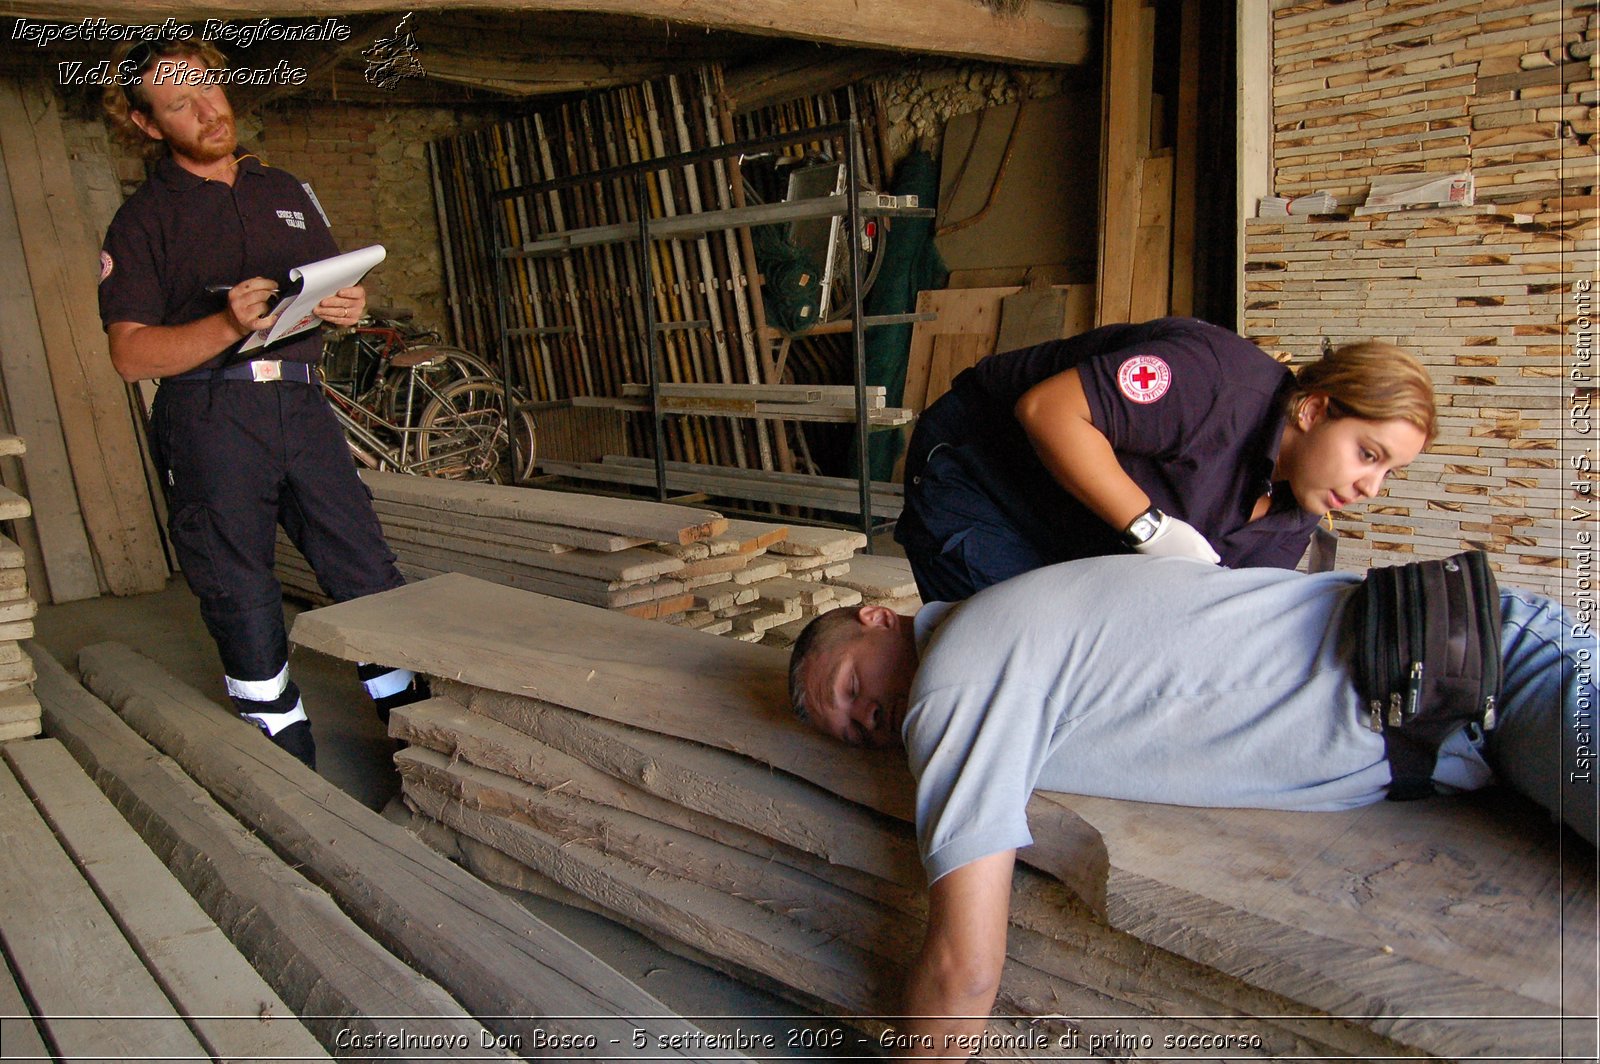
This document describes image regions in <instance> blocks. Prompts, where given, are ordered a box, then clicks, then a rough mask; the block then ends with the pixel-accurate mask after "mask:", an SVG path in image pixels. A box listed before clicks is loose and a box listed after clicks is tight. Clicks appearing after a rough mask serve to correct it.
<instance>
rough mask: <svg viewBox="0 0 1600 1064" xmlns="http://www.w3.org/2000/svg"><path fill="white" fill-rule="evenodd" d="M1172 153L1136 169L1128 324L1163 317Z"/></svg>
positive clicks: (1168, 267)
mask: <svg viewBox="0 0 1600 1064" xmlns="http://www.w3.org/2000/svg"><path fill="white" fill-rule="evenodd" d="M1172 166H1173V158H1172V153H1171V152H1167V153H1166V154H1164V155H1155V156H1151V157H1150V158H1148V159H1145V160H1144V162H1143V164H1142V165H1141V167H1140V175H1141V176H1140V184H1139V230H1138V233H1137V234H1136V236H1135V247H1136V249H1137V250H1136V252H1135V255H1134V260H1133V290H1132V292H1131V294H1130V296H1129V303H1128V308H1129V309H1128V313H1129V315H1130V317H1129V320H1130V321H1149V320H1150V319H1151V318H1162V317H1166V315H1167V313H1168V311H1169V309H1170V306H1171V304H1170V301H1169V290H1170V288H1171V281H1172Z"/></svg>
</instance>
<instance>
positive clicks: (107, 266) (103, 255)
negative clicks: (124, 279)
mask: <svg viewBox="0 0 1600 1064" xmlns="http://www.w3.org/2000/svg"><path fill="white" fill-rule="evenodd" d="M115 268H116V264H115V263H113V262H112V261H111V252H109V251H106V250H105V249H103V248H102V249H101V251H100V279H101V280H102V281H104V280H105V279H106V278H107V277H110V276H111V271H112V270H113V269H115Z"/></svg>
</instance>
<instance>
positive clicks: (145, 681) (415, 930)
mask: <svg viewBox="0 0 1600 1064" xmlns="http://www.w3.org/2000/svg"><path fill="white" fill-rule="evenodd" d="M449 579H450V578H446V580H447V581H448V580H449ZM413 586H421V585H413ZM574 608H581V607H574ZM585 612H598V611H588V610H586V611H585ZM604 616H611V615H610V614H605V615H604ZM629 620H631V619H629ZM634 623H638V624H645V625H648V626H649V627H650V628H651V629H660V630H664V631H673V630H675V629H672V628H670V626H668V625H659V624H654V623H652V622H648V621H638V622H634ZM591 649H592V648H591ZM78 666H79V670H80V671H81V672H82V674H83V677H84V681H85V683H86V684H87V685H88V686H89V687H90V689H91V690H94V691H95V692H96V693H97V694H99V695H100V696H101V697H102V698H104V699H106V701H107V702H108V703H109V704H111V705H112V706H113V707H114V708H116V709H117V711H118V712H119V714H121V715H122V717H123V719H124V720H127V721H128V722H129V723H131V724H132V725H133V726H134V727H135V729H136V730H141V731H143V732H147V733H148V734H149V736H150V738H151V739H152V740H153V742H154V744H155V745H156V746H157V747H158V748H160V749H162V750H163V751H164V752H166V753H167V754H168V755H169V756H172V757H174V758H175V759H176V760H177V761H178V762H179V763H180V764H182V765H183V767H184V769H185V770H186V771H188V772H189V773H190V774H191V775H193V776H194V777H195V778H196V780H197V781H198V782H200V783H201V784H202V785H204V786H205V787H206V788H207V789H208V790H210V791H211V792H212V794H213V795H214V796H216V797H217V799H218V800H219V801H220V802H222V804H223V805H225V806H227V807H228V808H229V809H230V810H231V811H232V812H233V813H234V815H235V816H239V817H241V818H242V819H243V820H244V821H245V822H246V823H248V824H250V825H251V826H252V827H254V828H255V830H257V831H258V832H260V833H262V834H263V835H265V836H267V837H268V838H270V839H272V840H273V843H274V845H275V846H276V847H277V848H278V849H279V850H280V851H282V852H283V853H285V854H286V855H289V856H290V857H291V858H292V859H293V860H294V861H295V862H296V863H297V864H298V865H299V866H300V867H301V869H302V870H304V871H306V872H308V873H309V874H311V875H312V876H315V877H316V879H317V880H318V882H320V883H321V884H322V885H323V887H324V888H325V889H327V890H329V891H330V892H331V893H333V894H335V895H336V896H337V897H339V898H341V899H342V900H343V901H344V903H345V905H346V906H347V907H348V909H349V910H350V911H351V912H352V913H353V914H354V915H355V916H356V917H357V919H358V920H360V921H361V922H362V923H363V925H364V926H365V927H366V928H367V930H368V931H369V933H371V934H374V935H375V936H376V937H378V938H379V939H380V940H381V941H384V942H385V943H386V944H388V945H389V946H390V947H391V948H392V949H395V950H398V951H400V952H402V953H403V955H405V956H406V957H408V958H410V959H411V960H412V961H413V962H414V963H415V964H416V965H417V966H418V967H419V968H420V969H421V970H422V971H424V972H425V973H427V974H430V975H432V976H433V977H434V978H435V979H437V980H438V981H439V982H440V984H441V985H443V986H445V987H446V988H447V989H449V990H450V992H451V993H453V994H454V995H455V996H456V998H457V999H458V1000H459V1001H460V1002H461V1003H462V1004H463V1005H465V1006H466V1007H467V1008H468V1009H470V1010H471V1011H472V1012H473V1013H474V1014H475V1015H479V1016H483V1017H484V1018H485V1020H486V1021H487V1025H488V1026H489V1027H490V1028H491V1029H492V1030H494V1031H495V1032H496V1033H499V1034H501V1035H504V1036H507V1037H508V1038H509V1037H511V1036H517V1038H518V1039H520V1043H521V1044H525V1045H529V1046H532V1045H537V1044H541V1040H542V1039H548V1038H550V1037H574V1038H580V1039H586V1038H589V1037H592V1036H594V1035H595V1034H596V1032H597V1031H599V1032H602V1037H603V1038H606V1039H610V1038H615V1039H617V1040H618V1044H620V1045H623V1046H630V1045H631V1044H632V1039H633V1038H635V1037H636V1036H637V1037H643V1038H644V1039H645V1040H646V1044H649V1045H651V1046H655V1045H656V1044H657V1041H658V1039H663V1040H666V1044H670V1043H671V1041H672V1040H673V1039H679V1040H687V1041H679V1043H678V1044H680V1045H686V1044H690V1043H691V1042H692V1039H693V1038H694V1037H695V1036H696V1035H697V1034H698V1032H697V1030H696V1029H695V1028H693V1027H692V1026H690V1025H689V1024H688V1023H687V1022H686V1021H684V1020H682V1019H679V1018H677V1017H675V1016H673V1015H672V1014H671V1012H670V1011H669V1010H668V1009H667V1008H666V1006H664V1005H662V1004H661V1003H660V1002H659V1001H657V1000H656V999H655V998H653V997H651V996H650V995H649V994H647V993H645V992H644V991H643V990H641V989H640V988H639V987H637V986H635V985H634V984H633V983H631V982H628V981H627V980H625V979H623V978H622V977H621V976H619V975H618V974H617V973H616V972H614V971H612V970H611V969H610V968H608V967H606V966H605V965H604V964H602V963H601V962H600V961H599V960H598V959H596V958H595V957H594V956H593V955H592V954H590V953H588V952H586V951H584V950H583V949H581V948H580V947H578V946H577V945H576V944H575V943H573V942H571V941H569V940H568V939H566V938H564V937H562V936H560V935H558V934H556V933H555V932H554V931H552V930H551V929H550V928H549V927H548V926H546V925H545V924H543V923H541V922H540V921H539V920H537V919H536V918H535V917H533V916H532V914H530V913H528V912H527V910H525V909H522V908H521V907H520V906H518V905H516V903H514V902H512V901H511V900H510V899H508V898H506V897H505V896H504V895H501V894H498V893H496V892H495V891H494V890H493V889H492V888H490V887H488V886H486V885H485V884H483V883H481V882H479V881H478V880H476V879H474V878H472V876H470V875H468V874H467V873H465V872H463V871H462V870H461V869H460V868H458V867H456V866H454V865H452V864H450V863H449V862H448V861H445V860H444V859H443V858H441V857H439V856H438V855H437V854H435V853H434V852H433V851H431V850H429V849H427V848H426V847H425V846H423V845H422V844H421V843H419V842H418V841H417V840H416V839H414V838H412V837H411V836H410V835H409V834H407V833H406V832H405V831H404V830H403V829H401V828H399V827H397V826H396V825H394V824H391V823H389V822H388V821H386V820H384V819H383V818H382V817H381V816H379V815H378V814H376V813H374V812H373V811H372V810H370V809H368V808H366V807H365V806H363V805H361V804H360V803H359V802H357V801H356V800H355V799H353V798H351V797H350V796H349V795H346V794H345V793H344V792H343V791H340V790H339V789H338V788H336V787H334V786H333V785H332V784H330V783H328V782H327V781H325V780H323V779H322V778H321V777H320V776H318V775H317V774H316V773H315V772H313V771H311V770H310V769H309V768H307V767H306V766H304V765H303V764H301V763H300V762H299V761H298V760H297V759H295V758H294V757H292V756H291V755H289V754H287V753H285V752H283V751H281V750H279V749H278V748H277V747H276V746H273V745H272V744H270V743H265V742H263V741H262V738H261V735H260V732H259V731H258V730H256V729H254V728H252V727H251V726H250V725H248V724H245V723H243V722H242V721H240V720H239V718H238V717H236V716H235V715H234V714H232V713H230V712H228V711H227V710H224V709H223V708H222V707H220V706H217V705H215V704H212V703H210V702H208V701H207V700H206V699H205V698H204V697H202V696H201V695H199V694H198V692H195V691H193V690H192V689H190V688H188V687H185V686H184V685H183V684H182V683H180V682H178V681H177V680H175V679H174V678H173V677H172V676H171V675H170V674H168V673H167V672H165V670H163V669H161V668H160V667H159V666H157V665H156V664H155V663H153V662H151V661H149V660H148V659H146V658H142V657H140V656H139V655H138V654H136V653H134V652H133V651H131V650H129V649H128V648H127V647H125V646H121V645H120V644H115V643H101V644H97V645H95V646H91V647H87V648H85V649H84V650H82V651H81V652H80V653H79V656H78ZM661 1055H665V1056H667V1057H668V1058H669V1059H676V1058H678V1057H679V1056H683V1055H693V1054H685V1053H683V1052H667V1051H663V1052H662V1054H661Z"/></svg>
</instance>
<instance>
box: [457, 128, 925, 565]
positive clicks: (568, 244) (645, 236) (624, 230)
mask: <svg viewBox="0 0 1600 1064" xmlns="http://www.w3.org/2000/svg"><path fill="white" fill-rule="evenodd" d="M837 138H842V139H843V141H844V144H845V151H844V156H845V160H844V162H845V191H844V193H843V194H842V195H835V196H827V197H820V198H817V199H810V200H803V201H798V202H785V203H776V204H757V205H751V206H744V207H733V208H727V209H721V210H713V211H702V212H699V213H695V214H682V215H675V216H672V217H667V218H652V217H650V197H649V188H648V186H647V184H646V180H645V179H646V178H647V177H648V176H650V175H651V174H654V173H657V172H660V171H663V170H669V169H673V168H682V167H686V166H691V165H694V164H697V163H704V162H712V161H715V160H719V159H734V160H737V159H738V158H740V157H741V156H747V155H753V154H756V153H759V152H763V151H767V150H771V149H776V148H785V147H788V146H790V145H793V144H799V143H804V142H810V141H826V140H830V139H837ZM861 171H862V161H861V142H860V122H859V120H858V118H857V116H856V112H855V103H854V99H853V98H852V100H851V107H850V115H849V117H848V118H847V119H846V120H845V121H843V122H835V123H832V124H829V125H825V126H817V127H813V128H810V129H805V130H800V131H797V132H793V133H783V134H777V135H774V136H769V137H761V138H756V139H750V140H741V141H730V142H727V143H724V144H719V145H714V146H711V147H707V148H699V149H696V150H694V151H688V152H681V153H679V154H676V155H670V156H663V157H661V158H658V159H647V160H641V161H639V162H635V163H627V164H623V165H620V166H615V167H608V168H606V169H604V170H593V171H589V172H587V173H582V174H573V175H571V176H568V177H560V178H554V179H551V180H547V181H541V182H537V183H532V184H523V185H516V186H512V187H509V188H504V189H495V188H492V187H489V185H488V180H489V178H488V175H487V174H485V177H484V181H485V188H484V194H483V201H484V204H485V213H486V214H487V215H488V216H489V217H488V218H487V219H486V223H485V224H486V225H487V229H486V231H487V232H488V233H489V234H490V242H491V249H492V252H493V255H494V266H495V288H496V307H495V311H496V319H495V327H496V334H497V337H498V341H499V349H500V350H499V355H500V363H501V368H502V372H503V376H504V378H505V380H507V381H508V382H509V381H510V380H511V372H510V359H511V351H510V343H509V342H510V340H511V338H512V335H513V332H512V330H508V329H507V327H506V325H505V323H506V322H507V321H508V320H509V315H508V312H507V307H506V300H507V293H508V290H509V289H508V284H507V278H506V275H505V270H506V263H507V262H508V261H509V260H511V259H513V258H519V257H529V256H541V255H563V254H567V253H569V252H571V251H572V250H574V249H576V248H581V247H592V246H596V245H600V244H619V243H633V244H634V245H635V248H636V254H637V255H638V262H639V269H640V276H641V278H642V285H641V287H642V289H643V291H644V293H646V294H645V296H644V297H643V302H644V326H645V337H646V343H647V345H648V351H647V358H646V361H645V364H646V367H647V370H648V376H649V381H648V385H649V392H650V413H651V423H652V431H653V437H654V443H655V480H656V497H657V499H659V500H663V501H664V500H665V499H666V498H667V468H666V436H665V430H664V420H663V419H664V418H665V417H666V416H667V415H668V414H670V413H671V411H664V410H662V408H661V333H662V331H663V330H665V329H671V328H683V327H686V326H688V325H693V324H695V323H683V322H665V323H663V322H661V321H659V320H658V318H657V315H656V307H655V301H654V300H653V299H651V298H650V297H649V296H648V293H649V292H650V291H651V290H652V288H653V286H654V275H653V264H652V256H651V254H650V246H651V244H652V242H653V241H656V240H662V239H674V238H694V237H699V236H704V235H706V234H708V233H711V232H717V231H720V230H723V229H731V228H738V227H742V226H754V225H770V224H774V223H781V222H789V221H794V220H797V219H803V218H825V217H833V216H838V215H843V216H845V218H846V221H847V225H848V233H849V234H850V238H849V239H848V240H847V241H846V244H847V245H848V247H849V252H850V254H849V258H850V264H849V271H850V272H849V278H850V285H849V292H848V295H849V298H848V304H849V307H850V310H849V320H850V334H851V345H852V350H853V354H854V362H855V380H854V385H855V400H856V403H855V426H856V455H857V471H856V472H857V483H858V486H859V491H860V496H859V504H860V518H861V520H860V525H861V530H862V531H863V532H864V533H865V534H866V535H867V537H868V540H869V542H870V540H871V537H872V535H873V533H874V532H878V531H882V530H883V528H886V527H888V526H887V525H885V526H883V527H876V528H875V527H874V525H873V519H872V480H871V467H870V463H869V450H868V447H867V439H868V432H869V431H870V425H869V415H868V405H867V391H866V330H867V329H869V328H873V327H876V326H882V325H899V324H905V323H907V322H913V321H918V320H922V319H923V318H925V317H927V315H919V314H914V313H913V314H887V315H876V316H872V317H867V316H864V315H863V314H862V313H861V306H860V302H861V301H860V293H861V283H862V253H861V246H860V237H859V234H860V233H861V225H862V220H863V219H864V218H867V217H889V216H897V217H920V218H928V217H932V216H933V211H932V210H931V209H929V208H922V207H898V206H895V207H887V206H877V205H869V206H865V207H864V206H863V205H862V202H861ZM734 173H735V174H737V162H736V163H735V167H734ZM618 180H629V181H632V183H633V189H634V203H635V214H636V217H637V219H638V220H637V221H636V222H626V223H617V224H611V225H602V226H592V227H588V228H582V229H569V230H565V231H562V232H556V233H550V234H548V235H545V236H542V237H539V238H538V239H534V240H529V241H524V242H522V243H517V244H513V243H512V242H511V241H509V240H508V239H507V238H506V236H505V233H504V229H503V226H502V224H501V213H502V212H501V211H500V210H498V209H494V208H497V207H498V206H499V205H500V204H503V203H505V202H508V201H511V200H515V199H518V198H521V197H534V196H539V195H544V194H548V193H552V192H557V191H560V190H562V189H567V188H573V187H577V186H580V185H586V184H591V183H597V182H606V181H618ZM530 216H536V215H535V214H534V212H530ZM530 331H531V332H539V331H540V330H526V329H523V330H517V331H516V334H517V335H523V334H526V333H528V332H530ZM801 335H803V334H801ZM508 398H509V397H508Z"/></svg>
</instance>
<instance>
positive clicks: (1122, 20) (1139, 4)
mask: <svg viewBox="0 0 1600 1064" xmlns="http://www.w3.org/2000/svg"><path fill="white" fill-rule="evenodd" d="M1145 28H1146V22H1145V18H1144V3H1143V0H1106V3H1105V33H1104V36H1105V42H1106V43H1105V49H1104V50H1105V58H1104V61H1105V69H1104V78H1103V88H1102V90H1101V91H1102V96H1101V108H1102V122H1101V130H1102V132H1101V137H1100V147H1101V158H1100V258H1099V269H1098V272H1097V276H1096V280H1095V283H1096V286H1097V287H1096V289H1095V300H1096V312H1095V324H1096V325H1110V324H1114V323H1116V322H1124V321H1128V320H1130V319H1129V314H1130V304H1131V301H1132V298H1133V263H1134V256H1135V254H1136V247H1135V244H1136V241H1137V239H1138V233H1137V227H1138V221H1139V185H1140V179H1141V173H1140V166H1139V162H1140V156H1141V151H1140V149H1141V147H1142V146H1143V144H1144V143H1145V141H1146V140H1147V139H1148V137H1149V123H1148V121H1145V122H1144V125H1143V127H1142V128H1141V125H1140V115H1141V114H1142V113H1143V101H1145V100H1146V99H1147V98H1148V97H1149V95H1150V82H1149V80H1148V79H1142V78H1141V74H1142V73H1143V72H1144V69H1143V67H1142V65H1141V64H1140V62H1139V57H1140V55H1141V54H1143V41H1144V32H1145Z"/></svg>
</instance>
